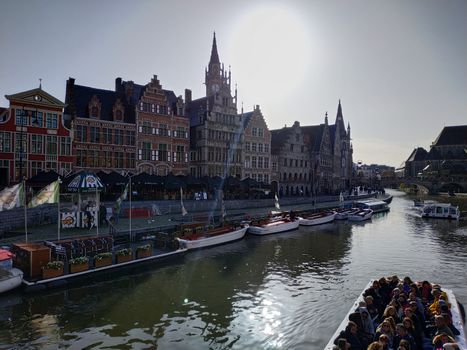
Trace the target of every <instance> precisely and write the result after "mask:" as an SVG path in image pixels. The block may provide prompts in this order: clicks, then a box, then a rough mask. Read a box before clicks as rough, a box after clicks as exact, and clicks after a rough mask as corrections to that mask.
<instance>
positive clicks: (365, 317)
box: [358, 307, 375, 339]
mask: <svg viewBox="0 0 467 350" xmlns="http://www.w3.org/2000/svg"><path fill="white" fill-rule="evenodd" d="M358 312H359V313H360V318H361V321H362V328H361V331H362V332H364V333H365V334H366V335H368V336H371V339H373V338H374V336H375V325H374V323H373V319H372V318H371V315H370V313H369V312H368V310H367V308H366V307H360V308H358Z"/></svg>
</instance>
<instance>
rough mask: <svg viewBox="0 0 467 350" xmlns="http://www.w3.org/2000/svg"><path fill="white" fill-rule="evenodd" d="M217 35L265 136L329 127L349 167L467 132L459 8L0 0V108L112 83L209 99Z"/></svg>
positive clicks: (425, 0)
mask: <svg viewBox="0 0 467 350" xmlns="http://www.w3.org/2000/svg"><path fill="white" fill-rule="evenodd" d="M213 31H215V32H216V38H217V46H218V51H219V56H220V60H221V61H222V62H223V63H224V64H225V67H226V68H227V67H228V66H229V65H230V66H231V70H232V82H233V83H234V84H235V83H236V84H237V86H238V100H239V105H238V107H239V111H240V109H241V103H243V106H244V111H245V112H246V111H249V110H251V109H252V108H253V106H254V105H256V104H258V105H260V107H261V110H262V112H263V115H264V116H265V119H266V122H267V124H268V127H269V129H278V128H281V127H283V126H284V125H287V126H291V125H292V124H293V123H294V121H296V120H297V121H299V122H300V124H301V125H313V124H319V123H323V121H324V115H325V113H326V112H328V113H329V119H330V122H332V123H333V122H334V120H335V117H336V112H337V105H338V101H339V99H340V100H341V102H342V108H343V114H344V122H345V123H346V125H347V123H350V127H351V135H352V142H353V148H354V161H355V162H357V161H362V162H363V163H367V164H371V163H377V164H386V165H392V166H399V165H400V164H401V163H402V161H404V160H405V159H406V158H407V157H408V156H409V154H410V153H411V151H412V150H413V148H415V147H425V148H429V146H430V144H431V143H432V142H433V141H434V140H435V138H436V137H437V135H438V134H439V133H440V131H441V130H442V128H443V127H444V126H449V125H464V124H467V39H466V38H467V1H465V0H444V1H441V0H435V1H433V0H392V1H385V0H384V1H383V0H352V1H348V0H303V1H299V0H288V1H275V0H269V1H260V0H258V1H255V0H249V1H246V0H245V1H244V0H236V1H224V0H198V1H189V0H186V1H181V0H171V1H158V0H135V1H123V0H99V1H94V0H93V1H91V0H80V1H72V0H36V1H30V0H0V57H1V58H0V106H2V107H7V106H8V101H7V100H6V99H5V98H4V95H8V94H14V93H18V92H21V91H26V90H29V89H33V88H36V87H38V86H39V79H42V88H43V89H44V90H45V91H47V92H49V93H50V94H52V95H53V96H55V97H57V98H59V99H60V100H62V101H64V99H65V85H66V80H67V79H68V78H69V77H73V78H75V79H76V84H78V85H85V86H92V87H96V88H102V89H109V90H112V89H114V86H115V78H117V77H122V78H123V79H124V80H133V81H134V82H135V83H138V84H146V83H148V82H149V81H150V80H151V77H152V76H153V75H154V74H155V75H157V76H158V78H159V80H160V82H161V84H162V86H163V88H164V89H169V90H173V91H174V92H175V94H176V95H183V94H184V90H185V89H186V88H189V89H191V90H192V91H193V98H199V97H202V96H204V94H205V86H204V85H203V83H204V69H205V67H206V66H207V64H208V61H209V57H210V51H211V45H212V35H213Z"/></svg>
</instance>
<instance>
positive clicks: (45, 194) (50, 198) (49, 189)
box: [28, 180, 60, 208]
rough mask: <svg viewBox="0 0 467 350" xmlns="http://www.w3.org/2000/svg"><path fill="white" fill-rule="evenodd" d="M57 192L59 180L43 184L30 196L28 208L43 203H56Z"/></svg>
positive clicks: (58, 192)
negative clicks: (42, 186)
mask: <svg viewBox="0 0 467 350" xmlns="http://www.w3.org/2000/svg"><path fill="white" fill-rule="evenodd" d="M59 194H60V180H57V181H54V182H52V183H51V184H48V185H47V186H45V187H44V188H43V189H42V190H40V192H39V193H38V194H37V195H35V196H34V197H32V199H31V201H30V202H29V204H28V208H35V207H37V206H39V205H41V204H45V203H58V196H59Z"/></svg>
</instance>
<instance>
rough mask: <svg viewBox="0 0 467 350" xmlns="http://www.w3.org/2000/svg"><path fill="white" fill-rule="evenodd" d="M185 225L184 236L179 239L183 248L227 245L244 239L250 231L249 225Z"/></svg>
mask: <svg viewBox="0 0 467 350" xmlns="http://www.w3.org/2000/svg"><path fill="white" fill-rule="evenodd" d="M194 225H195V227H194V228H193V229H192V226H193V225H185V228H184V232H183V233H184V236H183V237H177V238H176V239H177V240H178V242H179V243H180V247H181V248H186V249H188V250H191V249H200V248H207V247H211V246H215V245H219V244H225V243H229V242H233V241H236V240H239V239H242V238H243V237H244V236H245V233H246V231H247V230H248V224H239V225H233V224H227V225H224V226H221V227H207V228H206V227H201V228H200V229H197V227H196V226H198V227H199V225H198V224H194Z"/></svg>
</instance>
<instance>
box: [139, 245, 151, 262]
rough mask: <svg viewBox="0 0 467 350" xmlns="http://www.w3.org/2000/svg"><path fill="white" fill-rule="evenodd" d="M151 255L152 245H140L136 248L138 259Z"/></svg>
mask: <svg viewBox="0 0 467 350" xmlns="http://www.w3.org/2000/svg"><path fill="white" fill-rule="evenodd" d="M151 255H152V246H151V245H150V244H146V245H142V246H139V247H137V248H136V257H137V258H138V259H141V258H147V257H150V256H151Z"/></svg>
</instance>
